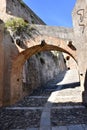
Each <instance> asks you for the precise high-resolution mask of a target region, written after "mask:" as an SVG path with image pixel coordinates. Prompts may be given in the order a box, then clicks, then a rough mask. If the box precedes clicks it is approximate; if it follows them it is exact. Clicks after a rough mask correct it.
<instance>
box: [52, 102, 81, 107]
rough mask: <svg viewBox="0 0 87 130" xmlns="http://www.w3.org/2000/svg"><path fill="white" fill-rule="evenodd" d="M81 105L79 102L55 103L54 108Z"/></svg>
mask: <svg viewBox="0 0 87 130" xmlns="http://www.w3.org/2000/svg"><path fill="white" fill-rule="evenodd" d="M81 105H82V103H81V102H78V103H75V102H66V103H53V104H52V106H53V107H58V106H81Z"/></svg>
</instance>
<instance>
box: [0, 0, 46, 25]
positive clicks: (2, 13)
mask: <svg viewBox="0 0 87 130" xmlns="http://www.w3.org/2000/svg"><path fill="white" fill-rule="evenodd" d="M0 5H1V6H0V18H1V19H2V20H3V21H7V20H8V19H11V18H15V17H21V18H23V19H24V20H25V21H26V22H29V23H30V24H31V23H32V24H45V23H44V22H43V21H42V20H41V19H40V18H39V17H38V16H37V15H36V14H35V13H34V12H33V11H32V10H31V9H30V8H29V7H28V6H27V5H26V4H25V3H24V2H23V1H22V0H0Z"/></svg>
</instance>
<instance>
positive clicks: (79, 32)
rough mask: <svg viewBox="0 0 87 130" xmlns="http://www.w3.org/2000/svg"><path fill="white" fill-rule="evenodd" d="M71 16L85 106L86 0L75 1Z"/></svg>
mask: <svg viewBox="0 0 87 130" xmlns="http://www.w3.org/2000/svg"><path fill="white" fill-rule="evenodd" d="M72 16H73V27H74V38H75V46H76V48H77V57H78V67H79V73H80V80H81V86H82V90H83V91H84V93H83V102H84V103H85V104H86V105H87V0H77V2H76V5H75V7H74V10H73V13H72Z"/></svg>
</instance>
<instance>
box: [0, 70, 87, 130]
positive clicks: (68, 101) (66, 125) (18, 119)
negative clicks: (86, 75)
mask: <svg viewBox="0 0 87 130" xmlns="http://www.w3.org/2000/svg"><path fill="white" fill-rule="evenodd" d="M63 75H65V76H64V77H63ZM61 78H62V79H63V80H61ZM57 81H60V82H57ZM81 95H82V91H81V87H79V77H78V72H77V71H76V70H69V71H67V72H66V73H65V72H64V73H63V74H62V75H60V77H57V79H55V80H53V81H50V82H49V83H48V84H47V86H46V88H45V89H44V90H36V91H35V92H34V93H33V94H32V95H31V96H28V97H25V98H24V100H22V101H21V102H18V103H17V104H15V105H14V106H11V107H6V108H4V109H1V116H0V130H87V115H86V113H87V109H86V108H85V107H84V106H83V105H82V96H81ZM3 118H4V119H3ZM4 120H5V121H4Z"/></svg>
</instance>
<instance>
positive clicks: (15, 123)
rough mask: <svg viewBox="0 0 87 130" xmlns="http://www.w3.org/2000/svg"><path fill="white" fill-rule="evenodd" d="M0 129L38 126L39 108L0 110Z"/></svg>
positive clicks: (8, 129)
mask: <svg viewBox="0 0 87 130" xmlns="http://www.w3.org/2000/svg"><path fill="white" fill-rule="evenodd" d="M0 113H1V114H0V130H10V129H26V128H27V127H30V128H32V127H36V128H37V127H39V126H40V124H39V123H40V117H41V113H42V112H41V110H34V111H33V110H6V109H2V110H0Z"/></svg>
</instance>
